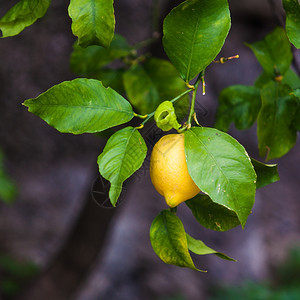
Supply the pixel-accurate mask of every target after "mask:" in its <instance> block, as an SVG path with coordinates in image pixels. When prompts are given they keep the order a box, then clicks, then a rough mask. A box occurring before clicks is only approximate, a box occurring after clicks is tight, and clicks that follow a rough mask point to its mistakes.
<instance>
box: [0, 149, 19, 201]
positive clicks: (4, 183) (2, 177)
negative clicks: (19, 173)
mask: <svg viewBox="0 0 300 300" xmlns="http://www.w3.org/2000/svg"><path fill="white" fill-rule="evenodd" d="M3 160H4V157H3V153H2V151H1V150H0V201H3V202H5V203H8V204H9V203H12V202H13V201H14V200H15V197H16V194H17V191H16V186H15V184H14V183H13V181H12V180H11V179H10V178H9V176H8V175H7V174H6V172H5V170H4V163H3Z"/></svg>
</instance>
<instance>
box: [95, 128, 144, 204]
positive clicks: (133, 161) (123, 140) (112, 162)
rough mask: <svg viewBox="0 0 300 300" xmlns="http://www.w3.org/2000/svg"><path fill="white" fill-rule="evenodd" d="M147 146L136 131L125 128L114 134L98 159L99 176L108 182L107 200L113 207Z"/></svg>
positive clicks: (140, 162)
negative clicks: (109, 184) (124, 183)
mask: <svg viewBox="0 0 300 300" xmlns="http://www.w3.org/2000/svg"><path fill="white" fill-rule="evenodd" d="M146 154H147V146H146V144H145V141H144V139H143V138H142V136H141V134H140V133H139V132H138V130H137V129H136V128H134V127H126V128H124V129H121V130H119V131H117V132H116V133H114V134H113V135H112V136H111V137H110V138H109V140H108V141H107V143H106V145H105V147H104V150H103V152H102V153H101V154H100V155H99V157H98V165H99V171H100V174H101V175H102V176H103V177H104V178H105V179H107V180H109V181H110V183H111V186H110V190H109V199H110V201H111V203H112V205H113V206H115V204H116V202H117V200H118V198H119V195H120V193H121V191H122V184H123V182H124V181H125V180H126V179H127V178H128V177H130V176H131V175H132V174H133V173H134V172H135V171H137V170H138V169H139V168H140V167H141V166H142V164H143V161H144V159H145V157H146Z"/></svg>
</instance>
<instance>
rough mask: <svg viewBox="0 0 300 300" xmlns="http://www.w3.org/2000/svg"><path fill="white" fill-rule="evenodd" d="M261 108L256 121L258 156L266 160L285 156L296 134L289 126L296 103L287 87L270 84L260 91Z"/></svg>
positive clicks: (292, 144) (294, 140) (293, 142)
mask: <svg viewBox="0 0 300 300" xmlns="http://www.w3.org/2000/svg"><path fill="white" fill-rule="evenodd" d="M261 99H262V107H261V110H260V112H259V115H258V119H257V136H258V147H259V154H260V156H261V157H265V156H266V159H267V160H269V159H273V158H278V157H281V156H283V155H284V154H286V153H287V152H288V151H289V150H290V149H291V148H292V147H293V146H294V144H295V142H296V138H297V133H296V130H295V129H294V128H293V127H292V126H291V124H292V121H293V119H294V116H295V112H296V110H297V106H298V101H297V99H296V97H295V96H294V95H292V94H291V89H290V88H289V87H288V86H287V85H282V84H278V83H275V82H270V83H269V84H267V85H265V86H264V88H263V89H262V90H261Z"/></svg>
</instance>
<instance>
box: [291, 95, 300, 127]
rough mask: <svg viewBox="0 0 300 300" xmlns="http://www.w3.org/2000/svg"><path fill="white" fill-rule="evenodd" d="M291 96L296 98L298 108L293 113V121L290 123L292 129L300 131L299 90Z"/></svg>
mask: <svg viewBox="0 0 300 300" xmlns="http://www.w3.org/2000/svg"><path fill="white" fill-rule="evenodd" d="M293 94H294V95H295V96H296V97H298V108H297V110H296V112H295V116H294V120H293V122H292V128H294V129H295V130H297V131H300V89H298V90H296V91H295V92H294V93H293Z"/></svg>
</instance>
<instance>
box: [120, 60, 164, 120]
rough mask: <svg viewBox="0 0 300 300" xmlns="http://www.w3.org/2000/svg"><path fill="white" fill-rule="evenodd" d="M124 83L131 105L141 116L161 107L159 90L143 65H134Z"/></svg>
mask: <svg viewBox="0 0 300 300" xmlns="http://www.w3.org/2000/svg"><path fill="white" fill-rule="evenodd" d="M123 83H124V87H125V91H126V94H127V96H128V99H129V101H130V103H131V104H132V105H133V106H134V107H135V108H136V109H137V110H138V111H139V112H140V113H141V114H147V113H150V112H152V111H154V110H155V109H156V107H157V106H158V105H159V103H160V97H159V93H158V90H157V88H156V86H155V85H154V83H153V81H152V80H151V78H150V77H149V75H148V74H147V72H146V71H145V69H144V68H143V67H142V66H141V65H133V66H132V67H131V68H130V69H129V70H127V71H126V72H125V73H124V75H123Z"/></svg>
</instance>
